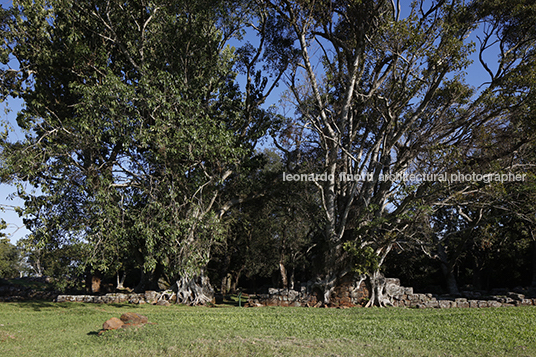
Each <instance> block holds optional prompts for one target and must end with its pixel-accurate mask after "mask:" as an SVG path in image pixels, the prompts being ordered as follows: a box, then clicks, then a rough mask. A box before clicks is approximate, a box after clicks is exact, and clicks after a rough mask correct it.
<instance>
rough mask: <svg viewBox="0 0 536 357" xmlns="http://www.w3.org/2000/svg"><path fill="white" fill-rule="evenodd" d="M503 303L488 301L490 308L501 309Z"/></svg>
mask: <svg viewBox="0 0 536 357" xmlns="http://www.w3.org/2000/svg"><path fill="white" fill-rule="evenodd" d="M501 305H502V304H501V303H500V302H498V301H495V300H488V306H489V307H501Z"/></svg>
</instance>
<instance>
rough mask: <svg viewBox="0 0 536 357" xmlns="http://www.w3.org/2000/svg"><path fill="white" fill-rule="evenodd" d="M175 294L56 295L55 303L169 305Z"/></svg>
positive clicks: (150, 292)
mask: <svg viewBox="0 0 536 357" xmlns="http://www.w3.org/2000/svg"><path fill="white" fill-rule="evenodd" d="M174 297H175V294H174V293H172V292H169V291H165V292H157V291H146V292H145V293H142V294H135V293H131V294H122V293H110V294H106V295H58V297H57V298H56V300H54V301H55V302H84V303H95V304H125V303H130V304H160V305H169V301H170V300H172V299H173V298H174Z"/></svg>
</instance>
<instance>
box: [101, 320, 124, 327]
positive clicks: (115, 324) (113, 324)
mask: <svg viewBox="0 0 536 357" xmlns="http://www.w3.org/2000/svg"><path fill="white" fill-rule="evenodd" d="M121 327H123V321H121V320H119V319H118V318H117V317H112V318H111V319H109V320H108V321H106V322H105V323H104V324H103V325H102V329H103V330H117V329H119V328H121Z"/></svg>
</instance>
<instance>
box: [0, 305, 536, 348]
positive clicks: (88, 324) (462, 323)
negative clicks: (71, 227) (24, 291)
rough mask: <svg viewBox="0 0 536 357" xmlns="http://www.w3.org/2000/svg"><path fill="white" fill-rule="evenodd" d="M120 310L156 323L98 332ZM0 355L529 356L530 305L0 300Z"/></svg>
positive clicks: (534, 327)
mask: <svg viewBox="0 0 536 357" xmlns="http://www.w3.org/2000/svg"><path fill="white" fill-rule="evenodd" d="M125 312H137V313H140V314H143V315H146V316H147V317H148V318H149V321H151V322H155V323H156V324H154V325H146V326H144V327H141V328H137V329H136V328H131V329H125V330H118V331H107V332H105V333H103V334H102V335H101V336H99V335H98V334H97V333H98V331H99V330H100V329H101V328H102V324H103V322H104V321H106V320H107V319H109V318H111V317H119V316H121V314H122V313H125ZM0 355H1V356H47V357H51V356H69V357H70V356H99V357H102V356H536V307H517V308H489V309H446V310H438V309H426V310H413V309H402V308H390V309H364V308H354V309H345V310H339V309H314V308H271V307H265V308H238V307H215V308H207V307H197V308H192V307H184V306H170V307H165V306H151V305H141V306H138V305H96V304H76V303H61V304H56V303H49V302H23V303H0Z"/></svg>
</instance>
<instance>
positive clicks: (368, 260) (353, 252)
mask: <svg viewBox="0 0 536 357" xmlns="http://www.w3.org/2000/svg"><path fill="white" fill-rule="evenodd" d="M343 248H344V250H345V251H347V252H348V253H349V254H350V256H351V257H352V258H351V262H352V263H351V264H352V266H353V268H352V270H353V271H354V272H356V273H357V274H360V275H364V274H372V273H373V272H375V271H378V269H379V267H380V264H379V263H380V257H379V256H378V254H376V252H375V251H374V249H373V248H372V247H371V246H364V247H362V246H361V245H358V243H357V242H355V241H352V242H345V243H344V244H343Z"/></svg>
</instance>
